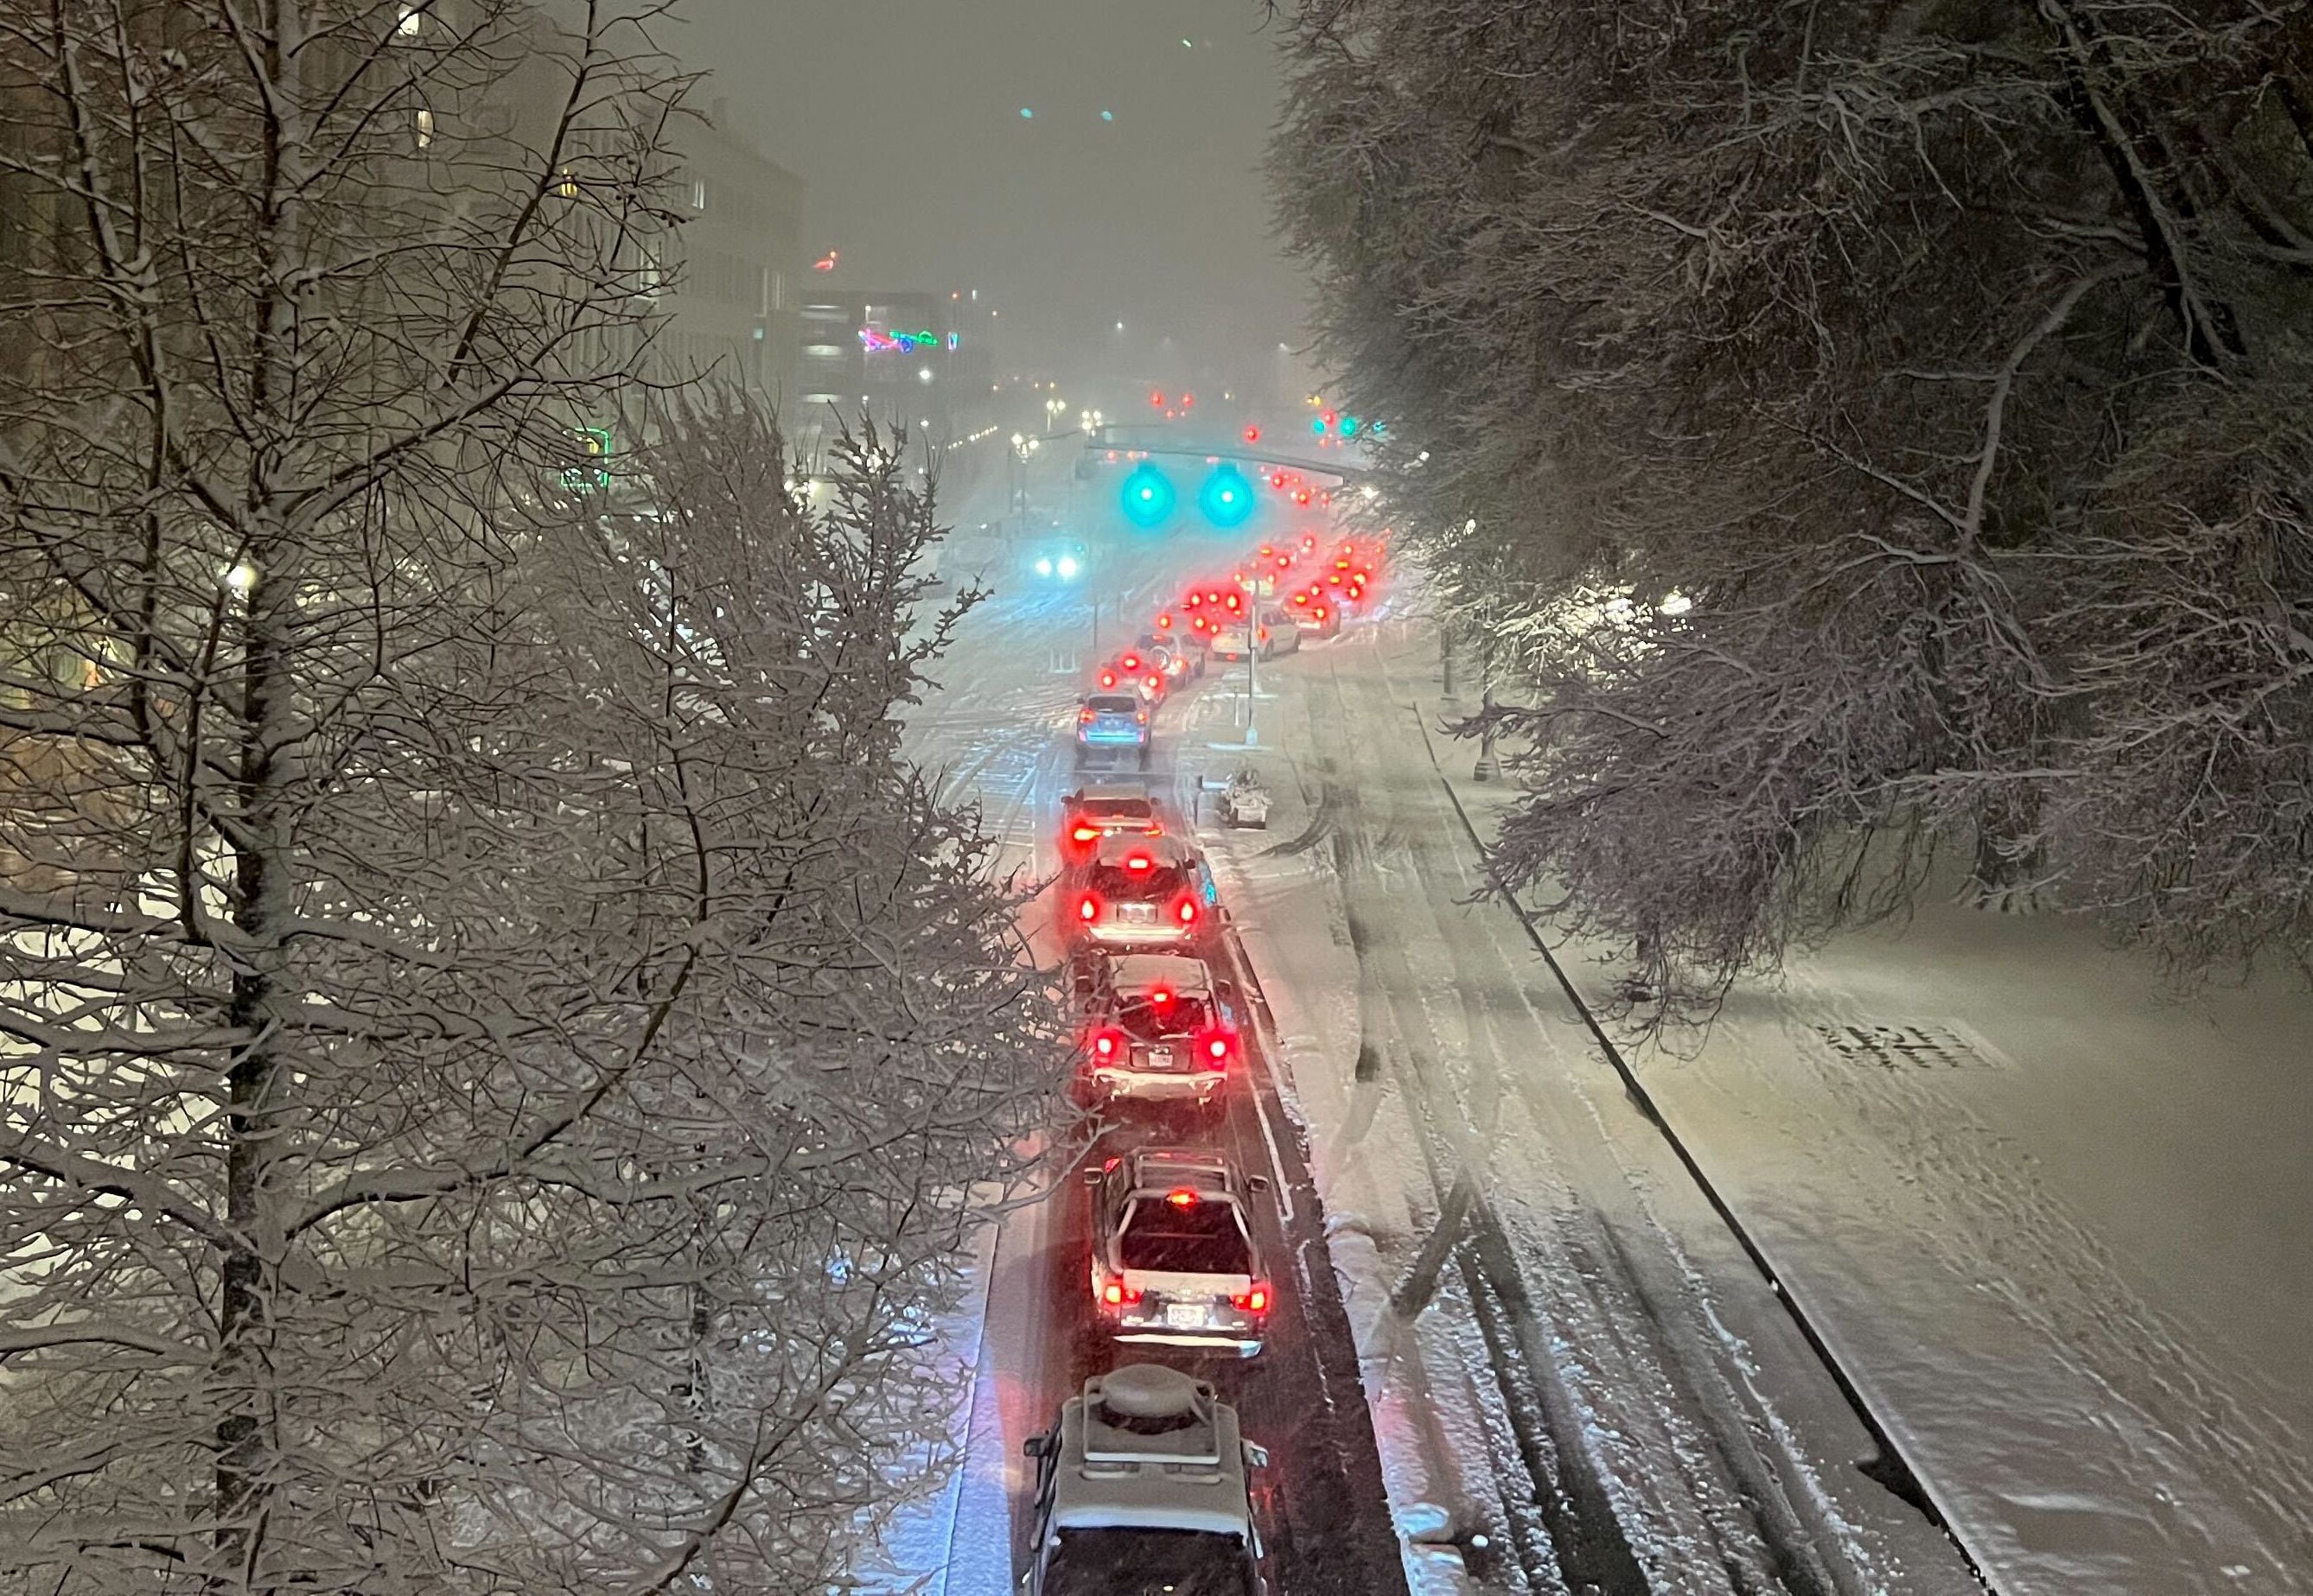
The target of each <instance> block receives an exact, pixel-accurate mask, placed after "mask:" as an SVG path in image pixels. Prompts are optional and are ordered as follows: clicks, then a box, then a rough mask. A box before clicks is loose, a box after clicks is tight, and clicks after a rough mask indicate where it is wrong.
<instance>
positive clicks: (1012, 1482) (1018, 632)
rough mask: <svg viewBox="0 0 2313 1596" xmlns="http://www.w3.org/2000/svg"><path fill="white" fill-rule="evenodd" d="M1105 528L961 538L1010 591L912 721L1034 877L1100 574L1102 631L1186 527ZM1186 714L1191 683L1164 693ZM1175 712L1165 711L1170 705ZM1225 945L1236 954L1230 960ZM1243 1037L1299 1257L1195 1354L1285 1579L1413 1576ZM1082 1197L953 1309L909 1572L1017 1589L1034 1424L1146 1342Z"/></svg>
mask: <svg viewBox="0 0 2313 1596" xmlns="http://www.w3.org/2000/svg"><path fill="white" fill-rule="evenodd" d="M1054 496H1057V495H1054ZM1105 532H1106V535H1105V537H1102V536H1101V529H1098V528H1097V526H1095V532H1094V534H1093V536H1095V538H1096V539H1098V552H1097V555H1096V558H1097V561H1098V568H1097V573H1096V574H1095V576H1094V577H1092V578H1090V579H1089V582H1088V588H1087V589H1086V590H1079V589H1077V588H1070V587H1037V586H1034V585H1030V584H1028V583H1024V582H1023V580H1022V579H1021V575H1020V574H1019V573H1018V572H1016V571H1015V570H1013V569H1011V568H1009V567H1010V566H1011V565H1012V564H1013V563H1015V560H1016V555H1015V552H1014V551H1012V550H1009V549H1007V548H1006V547H1005V546H1003V545H1002V544H1000V543H998V542H994V541H989V540H979V541H974V542H961V543H959V544H957V545H956V546H954V548H953V549H952V550H951V555H952V557H953V565H954V572H955V574H957V575H959V576H962V575H967V574H970V573H971V572H972V570H974V569H979V568H985V569H986V570H987V571H988V572H989V575H990V577H991V578H992V579H993V583H992V584H993V585H995V586H996V587H997V588H998V594H997V596H996V597H995V598H993V599H991V600H989V601H988V603H987V604H986V605H984V606H983V607H982V609H981V610H980V611H979V612H977V613H976V614H975V615H974V616H973V617H972V619H971V622H970V624H969V625H968V627H966V629H965V631H964V634H963V636H962V637H960V638H959V640H958V643H957V645H956V647H955V649H954V652H953V653H951V654H950V655H949V656H948V657H947V659H946V660H945V661H944V662H943V663H942V665H941V666H940V667H939V669H938V671H937V676H938V678H939V680H940V684H941V690H940V691H938V692H937V694H935V695H932V696H931V697H930V698H929V701H928V703H927V705H926V706H925V708H924V710H923V711H922V712H921V713H920V714H919V715H917V716H916V717H915V718H914V720H913V721H912V722H911V724H910V755H911V757H913V758H915V759H917V760H918V761H919V763H921V764H922V765H924V766H925V767H927V768H928V769H929V770H932V771H935V772H938V773H942V774H943V776H944V779H945V783H946V787H945V790H946V791H947V792H949V793H950V794H953V795H955V796H963V797H972V798H974V799H976V800H977V801H978V802H980V803H981V805H982V808H983V813H984V816H985V820H986V823H987V825H988V828H989V830H990V832H991V833H992V834H994V835H996V836H998V837H1000V838H1002V839H1003V841H1004V845H1005V846H1004V853H1003V856H1002V859H1001V860H1000V862H999V864H998V868H999V869H1012V868H1017V869H1019V870H1020V871H1022V872H1023V873H1026V874H1028V875H1030V876H1033V877H1035V878H1037V879H1048V878H1049V877H1050V875H1051V873H1052V870H1053V868H1054V865H1055V859H1054V856H1053V852H1052V834H1053V833H1054V832H1055V830H1056V829H1057V825H1058V816H1059V803H1060V795H1061V794H1062V793H1064V792H1065V791H1067V790H1068V789H1069V787H1072V786H1073V785H1076V782H1077V776H1076V774H1075V771H1074V768H1073V764H1072V761H1071V759H1070V754H1069V749H1070V743H1069V740H1068V738H1067V736H1066V732H1067V731H1068V729H1069V728H1068V715H1069V712H1070V710H1071V709H1072V707H1073V705H1074V702H1075V695H1076V692H1077V686H1078V680H1077V669H1076V667H1077V665H1078V664H1079V663H1081V659H1080V651H1081V650H1083V649H1087V648H1088V647H1089V644H1090V638H1089V635H1088V633H1089V623H1090V608H1091V607H1090V604H1089V602H1088V593H1089V592H1100V593H1102V594H1103V595H1104V597H1105V598H1106V599H1107V600H1108V601H1109V603H1110V609H1109V611H1108V613H1109V616H1110V620H1109V622H1108V623H1107V625H1108V627H1109V631H1110V635H1109V636H1107V638H1106V641H1107V642H1108V643H1109V644H1111V645H1113V644H1116V643H1118V642H1121V638H1119V637H1117V636H1114V635H1113V632H1114V627H1115V625H1116V622H1115V620H1114V617H1115V616H1116V614H1117V613H1119V611H1118V609H1116V607H1115V605H1116V601H1117V600H1119V599H1120V598H1129V599H1130V600H1131V601H1133V602H1132V603H1131V604H1130V605H1129V606H1128V607H1127V609H1126V610H1125V612H1126V613H1130V614H1132V615H1135V616H1138V615H1140V614H1142V613H1144V612H1145V609H1146V608H1147V606H1146V605H1145V604H1142V603H1141V602H1139V601H1140V600H1142V599H1143V598H1145V596H1146V594H1147V592H1148V591H1150V586H1149V584H1150V583H1153V582H1155V581H1156V580H1157V579H1159V578H1160V577H1161V578H1165V579H1168V580H1169V578H1170V577H1171V576H1172V575H1173V574H1174V572H1175V569H1176V567H1175V565H1174V562H1175V561H1176V560H1177V559H1178V557H1179V554H1178V551H1177V550H1175V549H1167V548H1164V547H1163V546H1161V545H1156V546H1152V545H1150V543H1149V542H1148V540H1147V539H1130V538H1129V537H1127V536H1126V535H1124V534H1123V533H1122V532H1121V530H1120V529H1118V528H1115V527H1109V528H1107V529H1105ZM1193 696H1194V695H1193V693H1192V694H1184V695H1183V697H1193ZM1178 714H1179V706H1178V705H1177V704H1176V705H1175V706H1168V708H1167V709H1166V711H1165V712H1164V715H1165V716H1166V717H1175V716H1177V715H1178ZM1161 724H1163V725H1164V727H1165V730H1166V731H1169V730H1170V729H1171V726H1172V725H1174V724H1177V720H1171V719H1168V720H1165V721H1163V722H1161ZM1157 754H1158V757H1157V760H1156V769H1154V770H1153V771H1152V772H1151V773H1150V774H1151V780H1152V782H1153V783H1155V784H1156V785H1158V786H1159V787H1160V789H1162V790H1165V791H1168V792H1170V793H1171V794H1172V797H1173V802H1174V808H1175V811H1176V812H1179V813H1182V814H1192V813H1193V812H1194V810H1195V805H1196V778H1197V776H1198V774H1199V772H1200V768H1201V767H1202V766H1203V765H1204V764H1205V763H1206V762H1207V760H1208V759H1209V756H1208V755H1207V754H1206V753H1205V752H1204V751H1203V750H1201V749H1199V748H1193V747H1192V748H1188V749H1183V747H1182V746H1181V744H1180V741H1179V740H1178V739H1176V738H1174V737H1172V736H1162V737H1160V741H1159V746H1158V750H1157ZM1044 908H1045V906H1044V902H1043V900H1042V899H1039V900H1038V901H1037V902H1036V903H1034V904H1032V905H1031V909H1030V924H1029V927H1028V928H1029V930H1030V934H1031V936H1032V939H1034V940H1036V941H1037V942H1038V943H1039V944H1040V947H1041V951H1042V953H1043V954H1045V955H1046V956H1050V957H1052V958H1054V959H1056V958H1057V951H1056V950H1055V949H1054V948H1053V947H1052V946H1051V942H1050V938H1049V934H1048V931H1047V930H1046V928H1045V927H1044V925H1042V916H1043V912H1044ZM1231 962H1232V961H1231V960H1228V959H1227V958H1224V959H1223V960H1222V969H1223V973H1224V974H1227V973H1228V970H1227V967H1228V966H1229V965H1230V963H1231ZM1246 1050H1247V1055H1248V1064H1249V1070H1248V1074H1249V1079H1250V1081H1251V1083H1252V1084H1253V1087H1254V1090H1253V1092H1247V1093H1241V1094H1238V1095H1237V1097H1236V1100H1235V1101H1234V1103H1233V1105H1232V1107H1231V1109H1230V1112H1229V1114H1228V1116H1227V1119H1226V1121H1225V1122H1224V1123H1223V1125H1222V1126H1221V1127H1220V1131H1219V1139H1220V1141H1221V1142H1222V1144H1224V1145H1226V1146H1227V1148H1228V1150H1229V1151H1230V1152H1231V1153H1232V1155H1233V1156H1234V1157H1235V1158H1236V1161H1237V1162H1238V1164H1239V1165H1240V1167H1242V1168H1244V1169H1248V1170H1258V1171H1271V1172H1272V1173H1273V1178H1274V1179H1275V1180H1276V1187H1277V1191H1278V1194H1279V1197H1280V1212H1279V1213H1276V1214H1272V1215H1268V1216H1266V1217H1265V1218H1264V1220H1263V1223H1262V1228H1263V1233H1262V1235H1260V1237H1259V1238H1258V1239H1259V1241H1260V1243H1261V1245H1262V1249H1263V1251H1264V1253H1265V1255H1266V1256H1268V1257H1270V1258H1272V1259H1276V1260H1289V1264H1288V1265H1286V1266H1285V1267H1279V1268H1277V1269H1276V1270H1275V1276H1276V1277H1275V1278H1273V1279H1272V1281H1271V1285H1272V1288H1273V1290H1274V1292H1275V1298H1276V1300H1275V1304H1274V1306H1273V1307H1272V1308H1271V1313H1270V1326H1271V1338H1270V1345H1269V1346H1268V1348H1267V1350H1265V1351H1264V1352H1263V1353H1262V1355H1261V1356H1259V1357H1258V1358H1255V1359H1252V1360H1247V1361H1237V1360H1227V1361H1214V1360H1205V1361H1203V1362H1202V1363H1201V1364H1200V1373H1202V1374H1203V1375H1204V1376H1205V1377H1207V1378H1209V1379H1212V1380H1213V1381H1216V1383H1218V1385H1219V1386H1220V1387H1221V1389H1222V1391H1223V1394H1224V1395H1225V1396H1226V1397H1227V1399H1230V1400H1232V1401H1233V1402H1235V1403H1236V1405H1237V1407H1238V1408H1239V1411H1240V1414H1241V1416H1242V1418H1243V1422H1244V1430H1245V1434H1246V1435H1247V1436H1248V1437H1249V1438H1251V1439H1253V1440H1255V1441H1258V1442H1262V1443H1265V1444H1267V1445H1268V1446H1269V1447H1270V1448H1271V1454H1272V1458H1273V1462H1272V1466H1271V1468H1270V1469H1267V1470H1264V1471H1263V1472H1262V1474H1261V1475H1260V1476H1259V1477H1257V1480H1256V1489H1257V1492H1258V1496H1257V1506H1258V1509H1259V1511H1260V1513H1261V1517H1262V1532H1263V1534H1264V1536H1265V1538H1266V1539H1267V1541H1268V1547H1269V1555H1268V1558H1267V1562H1266V1565H1265V1566H1266V1568H1267V1570H1268V1573H1269V1577H1270V1579H1271V1590H1272V1591H1274V1592H1277V1596H1332V1593H1335V1592H1375V1593H1376V1596H1381V1593H1385V1592H1390V1591H1392V1590H1400V1591H1402V1590H1403V1588H1404V1584H1403V1574H1402V1573H1401V1571H1400V1566H1399V1558H1398V1551H1397V1546H1396V1539H1395V1536H1394V1531H1393V1528H1392V1523H1391V1520H1390V1515H1389V1511H1388V1506H1387V1503H1386V1500H1385V1496H1384V1494H1383V1488H1382V1480H1381V1475H1380V1471H1379V1468H1378V1465H1377V1463H1376V1458H1375V1451H1374V1443H1373V1439H1372V1434H1371V1420H1370V1417H1369V1416H1368V1409H1367V1407H1366V1404H1365V1401H1364V1398H1363V1394H1362V1391H1361V1390H1360V1387H1359V1375H1358V1364H1357V1357H1356V1354H1355V1350H1354V1347H1353V1346H1352V1344H1351V1341H1350V1334H1349V1329H1348V1325H1347V1322H1346V1320H1345V1319H1344V1318H1343V1316H1342V1311H1341V1302H1340V1299H1339V1293H1338V1287H1337V1286H1336V1285H1335V1281H1334V1277H1333V1274H1332V1267H1331V1265H1330V1263H1329V1262H1328V1259H1327V1257H1326V1251H1325V1245H1324V1236H1323V1234H1322V1233H1321V1232H1320V1230H1319V1228H1318V1226H1319V1223H1320V1215H1319V1210H1318V1206H1317V1203H1316V1197H1315V1188H1314V1185H1313V1182H1312V1179H1311V1177H1310V1175H1309V1172H1308V1171H1307V1168H1306V1163H1305V1162H1304V1161H1303V1159H1302V1157H1301V1154H1300V1150H1299V1147H1298V1145H1297V1141H1296V1137H1297V1130H1296V1127H1294V1126H1293V1125H1292V1124H1291V1122H1290V1121H1289V1119H1288V1118H1287V1117H1286V1115H1285V1113H1284V1110H1283V1108H1282V1105H1281V1102H1280V1097H1279V1093H1278V1092H1277V1090H1276V1087H1275V1084H1274V1083H1273V1081H1272V1080H1271V1078H1270V1075H1269V1063H1268V1060H1267V1057H1266V1056H1265V1054H1264V1052H1263V1049H1262V1046H1261V1038H1260V1037H1259V1035H1258V1034H1255V1035H1253V1036H1252V1037H1250V1038H1248V1042H1247V1049H1246ZM1110 1150H1112V1149H1111V1148H1109V1147H1107V1146H1104V1147H1103V1148H1102V1149H1100V1150H1099V1153H1096V1154H1095V1155H1100V1154H1104V1153H1106V1152H1107V1151H1110ZM1087 1218H1088V1214H1087V1209H1086V1204H1085V1202H1084V1200H1083V1198H1082V1196H1081V1192H1080V1189H1079V1188H1077V1187H1076V1186H1075V1184H1074V1182H1073V1181H1069V1182H1068V1183H1066V1184H1065V1185H1063V1187H1062V1188H1060V1190H1058V1191H1056V1192H1055V1193H1054V1194H1053V1195H1052V1197H1051V1198H1050V1200H1048V1201H1046V1202H1044V1203H1042V1204H1038V1205H1035V1206H1030V1207H1027V1208H1024V1209H1022V1210H1020V1211H1018V1212H1016V1213H1015V1214H1013V1215H1009V1216H1007V1218H1006V1220H1005V1222H1004V1223H1002V1224H1001V1225H1000V1226H998V1227H997V1228H996V1229H995V1230H994V1231H993V1232H992V1233H991V1235H990V1237H989V1245H988V1248H987V1251H986V1253H985V1255H984V1258H983V1262H982V1264H981V1270H980V1275H979V1278H978V1280H977V1282H976V1285H977V1289H976V1291H975V1293H974V1295H973V1299H972V1302H971V1303H969V1304H967V1308H968V1310H969V1309H976V1310H978V1311H980V1312H981V1314H982V1315H983V1317H982V1318H981V1320H979V1321H978V1322H977V1323H972V1322H968V1315H967V1316H965V1317H960V1318H959V1320H957V1321H956V1322H954V1324H952V1325H951V1326H950V1327H949V1336H948V1339H949V1341H950V1342H951V1344H953V1345H954V1346H957V1347H958V1348H959V1353H960V1355H961V1354H962V1353H963V1350H964V1349H969V1350H971V1351H972V1352H974V1353H976V1354H977V1364H978V1366H977V1370H976V1372H975V1377H974V1379H973V1381H972V1389H971V1391H970V1394H969V1397H968V1399H962V1398H961V1393H960V1401H959V1414H958V1417H959V1423H958V1425H957V1428H958V1430H959V1432H960V1433H962V1434H963V1435H964V1437H965V1451H966V1458H965V1463H964V1467H963V1469H962V1471H961V1473H960V1475H959V1476H958V1478H956V1479H955V1480H954V1481H953V1482H951V1484H950V1485H949V1486H948V1488H947V1489H946V1490H945V1491H944V1492H943V1493H942V1494H941V1495H939V1496H938V1497H937V1499H935V1500H934V1501H932V1502H931V1503H929V1504H925V1506H924V1507H923V1508H921V1509H920V1510H919V1511H916V1512H913V1513H910V1515H909V1516H908V1519H907V1521H905V1523H904V1524H903V1526H902V1528H901V1531H900V1533H899V1534H898V1535H897V1536H896V1537H895V1542H894V1546H893V1563H894V1564H895V1565H897V1566H896V1568H895V1570H894V1572H893V1576H892V1579H891V1583H892V1584H893V1586H894V1587H895V1588H897V1587H900V1586H901V1584H902V1582H903V1580H904V1578H905V1577H906V1576H908V1575H910V1574H914V1575H919V1576H926V1577H928V1581H929V1583H928V1589H930V1590H932V1591H936V1592H944V1593H949V1596H967V1593H979V1592H986V1593H988V1596H997V1593H998V1592H1006V1591H1009V1590H1011V1589H1013V1588H1014V1586H1015V1582H1016V1574H1017V1570H1016V1567H1015V1563H1014V1557H1015V1554H1016V1551H1017V1549H1018V1547H1019V1544H1020V1542H1021V1539H1022V1538H1023V1535H1024V1533H1025V1526H1024V1525H1022V1524H1020V1523H1018V1522H1017V1521H1016V1518H1015V1516H1014V1515H1015V1513H1016V1510H1017V1509H1018V1507H1019V1506H1020V1504H1021V1502H1022V1488H1023V1486H1024V1484H1025V1471H1024V1470H1023V1469H1022V1468H1021V1466H1020V1464H1019V1462H1018V1452H1019V1443H1020V1441H1021V1440H1022V1439H1023V1438H1025V1436H1027V1435H1028V1434H1033V1433H1034V1432H1035V1431H1037V1430H1040V1429H1042V1428H1043V1427H1044V1426H1045V1425H1049V1424H1050V1423H1051V1418H1052V1416H1053V1414H1054V1412H1055V1411H1056V1409H1057V1408H1058V1407H1059V1405H1060V1401H1061V1400H1062V1399H1064V1398H1065V1397H1067V1396H1068V1395H1069V1394H1071V1393H1072V1392H1073V1391H1074V1390H1076V1389H1077V1386H1078V1385H1079V1384H1080V1383H1081V1381H1083V1379H1084V1378H1085V1377H1086V1375H1087V1374H1090V1373H1094V1372H1099V1371H1101V1370H1103V1369H1105V1368H1108V1367H1110V1366H1113V1364H1116V1363H1119V1362H1128V1361H1131V1360H1132V1359H1133V1358H1134V1357H1136V1356H1139V1355H1140V1354H1138V1353H1134V1352H1130V1351H1129V1350H1126V1349H1119V1348H1117V1347H1114V1346H1112V1345H1110V1344H1108V1343H1106V1342H1105V1341H1104V1339H1103V1338H1102V1337H1098V1336H1097V1335H1095V1332H1094V1329H1093V1326H1092V1322H1091V1318H1092V1316H1091V1311H1090V1310H1091V1303H1090V1301H1089V1298H1088V1296H1087V1293H1086V1284H1085V1264H1086V1258H1088V1257H1089V1254H1090V1241H1089V1234H1088V1232H1087V1230H1086V1223H1087ZM1167 1361H1177V1355H1173V1356H1171V1357H1168V1358H1167Z"/></svg>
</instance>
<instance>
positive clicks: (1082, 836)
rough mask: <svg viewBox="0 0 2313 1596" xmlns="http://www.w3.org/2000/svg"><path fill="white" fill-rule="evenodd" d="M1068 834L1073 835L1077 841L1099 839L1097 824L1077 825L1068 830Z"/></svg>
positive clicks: (1094, 840) (1096, 840) (1095, 840)
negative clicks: (1073, 828)
mask: <svg viewBox="0 0 2313 1596" xmlns="http://www.w3.org/2000/svg"><path fill="white" fill-rule="evenodd" d="M1069 836H1070V837H1075V838H1076V839H1077V841H1078V842H1098V841H1099V840H1100V828H1099V827H1097V826H1079V827H1077V829H1075V830H1073V831H1071V832H1069Z"/></svg>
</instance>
